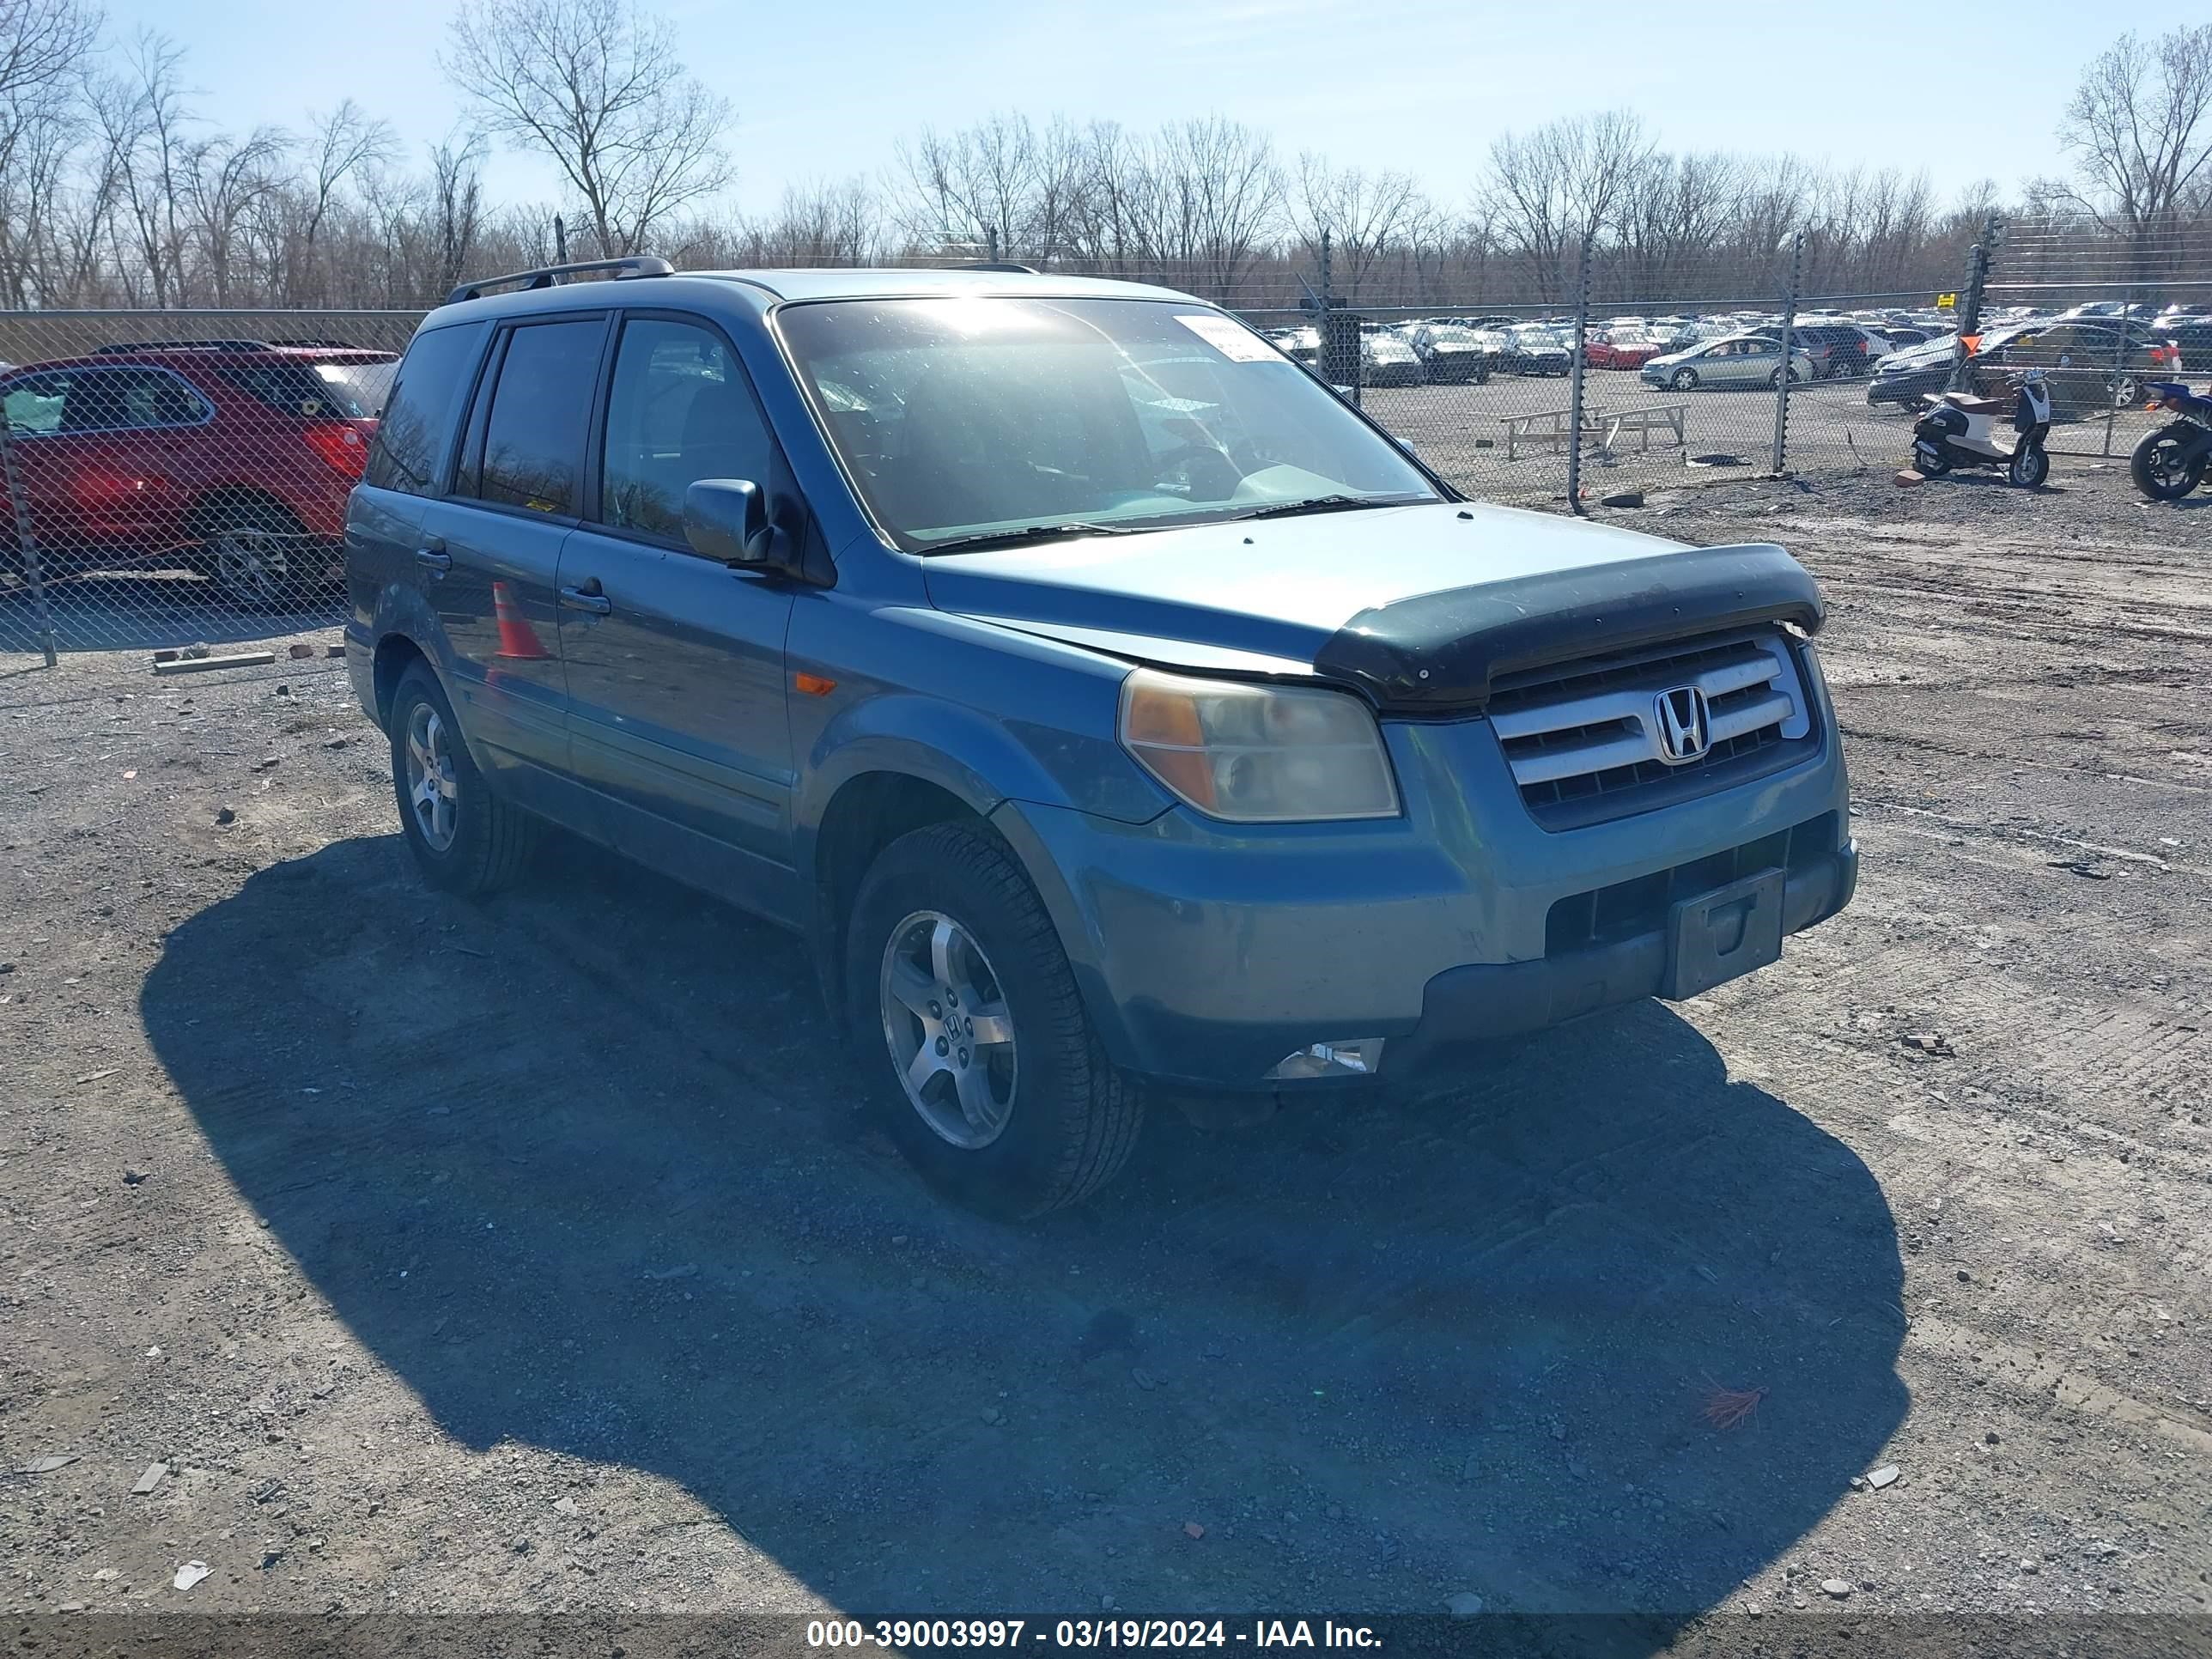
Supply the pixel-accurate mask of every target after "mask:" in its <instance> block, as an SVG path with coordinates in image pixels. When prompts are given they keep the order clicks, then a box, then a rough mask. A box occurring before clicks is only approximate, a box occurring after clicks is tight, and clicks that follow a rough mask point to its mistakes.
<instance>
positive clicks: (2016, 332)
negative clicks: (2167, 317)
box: [1867, 316, 2188, 421]
mask: <svg viewBox="0 0 2212 1659" xmlns="http://www.w3.org/2000/svg"><path fill="white" fill-rule="evenodd" d="M1977 339H1978V344H1977V347H1976V349H1975V351H1974V354H1973V362H1972V366H1971V368H1969V370H1968V373H1967V377H1966V389H1967V390H1969V391H1971V392H1975V393H1977V394H1978V395H1979V396H1982V397H1984V398H2010V397H2011V396H2012V388H2011V387H2010V386H2009V385H2008V382H2009V380H2011V379H2012V377H2014V376H2015V375H2017V374H2019V373H2020V372H2021V370H2023V369H2028V368H2039V369H2041V370H2043V371H2044V376H2045V381H2046V382H2047V384H2048V385H2049V386H2050V390H2051V417H2052V419H2054V420H2059V421H2079V420H2084V419H2087V418H2088V417H2089V416H2096V415H2101V414H2103V413H2105V412H2106V410H2112V409H2128V408H2131V407H2133V406H2134V405H2135V404H2137V403H2139V402H2141V401H2142V385H2143V382H2144V381H2145V380H2156V379H2160V378H2172V376H2174V375H2178V374H2182V373H2184V372H2185V365H2186V363H2187V362H2188V355H2187V353H2185V351H2184V350H2183V349H2181V347H2180V345H2179V343H2178V342H2177V341H2176V340H2175V338H2174V337H2173V336H2172V334H2170V333H2167V332H2166V331H2162V330H2161V331H2153V330H2152V329H2151V328H2149V327H2148V326H2146V325H2142V324H2130V325H2125V326H2124V327H2123V325H2121V324H2120V323H2119V322H2118V321H2117V320H2115V319H2109V318H2102V317H2087V316H2085V317H2080V318H2076V319H2074V320H2072V321H2063V320H2059V319H2051V318H2042V319H2034V320H2031V321H2028V322H2022V323H2013V324H2009V325H2002V326H1997V327H1990V328H1987V329H1984V331H1982V332H1981V334H1980V335H1979V336H1978V337H1977ZM1959 350H1960V345H1959V342H1958V340H1957V338H1956V337H1954V336H1946V337H1942V338H1941V339H1936V340H1931V341H1929V343H1927V344H1925V345H1922V346H1914V347H1911V348H1909V349H1906V350H1904V351H1900V352H1897V353H1894V354H1893V355H1892V356H1889V357H1887V358H1885V359H1884V360H1883V361H1882V363H1881V368H1880V369H1879V371H1878V372H1877V373H1876V374H1875V379H1874V381H1873V383H1872V384H1871V385H1870V386H1868V387H1867V401H1868V402H1869V404H1896V405H1898V406H1899V408H1902V409H1908V410H1912V409H1917V408H1918V407H1919V406H1920V403H1921V399H1922V398H1924V397H1926V396H1928V395H1929V393H1931V392H1941V391H1942V390H1944V389H1945V388H1946V387H1947V386H1948V385H1949V384H1950V380H1951V371H1952V368H1953V365H1954V363H1955V362H1956V361H1957V357H1958V353H1959Z"/></svg>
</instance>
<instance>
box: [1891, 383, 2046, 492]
mask: <svg viewBox="0 0 2212 1659" xmlns="http://www.w3.org/2000/svg"><path fill="white" fill-rule="evenodd" d="M2009 384H2010V385H2012V386H2014V387H2015V388H2016V389H2017V390H2018V392H2019V393H2020V395H2019V397H2018V398H2016V399H2015V401H2014V403H2013V404H2011V405H2010V413H2011V415H2012V424H2013V426H2014V428H2015V430H2016V431H2017V432H2018V434H2019V436H2018V437H2016V438H2015V439H2014V440H2013V441H2011V442H2010V443H2007V442H2006V441H2004V440H2003V439H2002V437H2000V436H1999V435H1998V434H1997V430H1996V422H1997V417H1998V416H2001V415H2003V414H2005V413H2006V412H2007V405H2006V404H2005V402H2004V400H2003V399H2002V398H1978V397H1976V396H1974V395H1973V394H1972V392H1930V393H1929V394H1928V395H1927V396H1926V397H1924V398H1922V399H1921V401H1922V402H1923V404H1926V405H1927V410H1926V412H1925V413H1923V415H1922V416H1920V418H1919V419H1918V420H1917V421H1915V422H1913V423H1912V465H1913V470H1914V471H1917V472H1918V473H1919V474H1920V475H1921V477H1924V478H1940V477H1942V476H1943V475H1944V474H1945V473H1946V472H1948V471H1951V470H1952V469H1953V468H1954V467H1961V466H1987V467H1995V468H1997V469H1999V470H2000V471H2002V472H2003V473H2004V474H2005V476H2006V477H2008V478H2009V479H2011V480H2012V482H2013V483H2016V484H2020V485H2021V486H2023V487H2025V488H2027V489H2033V488H2034V487H2035V486H2036V485H2038V484H2039V483H2042V482H2043V481H2044V480H2045V478H2047V477H2050V476H2051V457H2050V455H2049V454H2048V453H2045V450H2044V447H2043V441H2044V440H2045V438H2046V437H2048V436H2049V435H2050V433H2051V387H2050V385H2049V384H2048V382H2046V381H2045V379H2044V376H2043V371H2042V370H2041V369H2039V368H2031V369H2029V370H2028V371H2027V373H2026V374H2022V375H2020V376H2018V377H2016V378H2015V379H2014V380H2012V381H2011V382H2009Z"/></svg>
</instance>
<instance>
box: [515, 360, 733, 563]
mask: <svg viewBox="0 0 2212 1659" xmlns="http://www.w3.org/2000/svg"><path fill="white" fill-rule="evenodd" d="M510 356H512V354H510ZM502 385H504V381H502ZM494 418H495V419H496V418H497V410H496V408H495V410H494ZM774 457H775V440H774V439H773V438H772V437H770V435H769V430H768V427H767V424H766V422H763V419H762V418H761V414H760V410H758V408H757V407H756V406H755V404H754V403H753V398H752V392H751V389H750V385H749V384H748V382H747V381H746V380H745V377H744V370H743V369H742V368H740V367H739V366H738V362H737V361H736V359H735V358H734V357H733V356H732V355H731V352H730V349H729V347H728V346H727V345H726V344H725V343H723V341H722V339H721V337H720V336H719V335H716V334H714V333H713V332H711V331H708V330H707V329H704V328H701V327H698V326H696V325H694V324H690V323H680V322H675V321H671V320H670V319H665V318H659V317H641V318H639V319H635V320H634V321H631V322H629V323H627V324H625V325H623V333H622V343H621V344H620V345H618V346H617V348H616V349H615V370H614V375H613V380H612V384H611V386H610V388H609V391H608V395H607V431H606V448H605V456H604V460H603V471H602V473H601V485H600V490H599V512H600V516H601V517H602V518H603V519H605V520H606V522H607V523H608V524H610V525H614V526H619V527H620V528H623V529H625V530H639V531H643V532H646V533H647V534H648V535H654V536H665V537H667V538H670V539H671V540H678V541H680V540H681V539H683V536H684V491H685V490H686V489H688V488H690V486H691V485H692V484H693V483H696V482H697V481H698V480H700V479H702V478H750V479H751V480H752V481H753V482H754V483H757V484H760V485H762V486H763V487H765V486H766V485H767V484H768V483H769V476H770V473H771V472H772V471H773V470H774Z"/></svg>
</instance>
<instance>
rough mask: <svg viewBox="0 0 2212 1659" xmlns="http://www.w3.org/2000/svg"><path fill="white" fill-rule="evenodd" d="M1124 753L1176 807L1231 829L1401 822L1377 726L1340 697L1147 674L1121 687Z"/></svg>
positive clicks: (1354, 701)
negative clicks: (1182, 804)
mask: <svg viewBox="0 0 2212 1659" xmlns="http://www.w3.org/2000/svg"><path fill="white" fill-rule="evenodd" d="M1121 746H1122V747H1123V748H1124V749H1127V750H1128V751H1129V753H1130V754H1131V756H1133V757H1134V758H1135V760H1136V762H1137V764H1138V765H1139V766H1141V767H1143V768H1144V769H1145V770H1146V771H1147V772H1149V773H1151V774H1152V775H1153V776H1154V777H1155V778H1158V780H1159V781H1160V782H1161V783H1162V784H1163V785H1164V786H1165V787H1166V788H1167V789H1168V790H1169V792H1170V793H1172V794H1174V795H1176V797H1177V798H1178V799H1182V800H1183V801H1185V802H1187V803H1188V804H1189V805H1192V806H1194V807H1196V808H1197V809H1198V810H1199V811H1201V812H1203V813H1205V814H1206V816H1207V817H1216V818H1225V819H1227V820H1229V821H1230V822H1231V823H1299V822H1311V821H1315V820H1319V819H1329V818H1387V817H1396V816H1397V812H1398V789H1397V786H1396V784H1395V782H1394V781H1392V779H1391V776H1390V761H1389V757H1388V756H1387V755H1385V754H1384V753H1383V733H1382V732H1381V730H1380V729H1379V728H1378V727H1377V726H1376V724H1375V716H1374V715H1373V714H1371V713H1370V712H1369V710H1368V708H1367V705H1366V704H1364V703H1363V702H1360V701H1359V700H1358V698H1357V697H1354V696H1351V695H1349V694H1348V693H1346V692H1342V691H1321V690H1308V689H1305V688H1304V687H1283V686H1272V685H1240V684H1236V683H1235V682H1233V681H1229V680H1195V679H1183V678H1180V677H1178V676H1176V675H1173V674H1162V673H1157V672H1155V671H1152V670H1151V669H1149V668H1140V669H1139V670H1137V671H1135V672H1134V673H1133V674H1131V675H1130V676H1129V678H1127V680H1126V681H1124V682H1123V683H1122V686H1121Z"/></svg>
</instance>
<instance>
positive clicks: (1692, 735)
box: [1651, 685, 1713, 766]
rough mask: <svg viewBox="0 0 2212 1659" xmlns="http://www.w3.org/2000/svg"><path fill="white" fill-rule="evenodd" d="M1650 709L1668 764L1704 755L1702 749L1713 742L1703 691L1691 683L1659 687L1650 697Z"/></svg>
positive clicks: (1685, 761) (1709, 746)
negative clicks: (1662, 688) (1666, 687)
mask: <svg viewBox="0 0 2212 1659" xmlns="http://www.w3.org/2000/svg"><path fill="white" fill-rule="evenodd" d="M1651 711H1652V714H1653V715H1654V716H1655V717H1656V719H1655V723H1654V726H1653V730H1654V731H1655V732H1656V733H1657V734H1658V738H1659V758H1660V759H1661V760H1662V761H1664V762H1666V763H1667V764H1668V765H1669V766H1683V765H1686V764H1687V763H1689V762H1691V761H1693V760H1702V759H1704V758H1705V751H1706V750H1708V749H1711V747H1712V746H1713V731H1712V720H1711V715H1710V714H1709V713H1708V712H1707V710H1706V708H1705V693H1704V692H1703V691H1701V690H1699V689H1698V688H1697V687H1696V686H1694V685H1678V686H1676V687H1674V690H1671V691H1662V692H1661V693H1660V694H1659V695H1658V696H1656V697H1654V698H1653V699H1652V700H1651Z"/></svg>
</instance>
